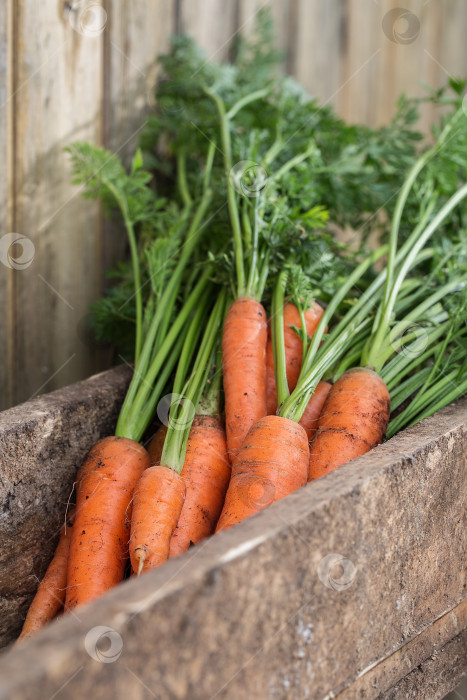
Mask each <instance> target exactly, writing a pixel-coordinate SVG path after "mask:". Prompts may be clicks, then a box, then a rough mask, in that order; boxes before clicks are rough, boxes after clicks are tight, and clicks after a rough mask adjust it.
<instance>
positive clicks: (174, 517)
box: [20, 47, 467, 639]
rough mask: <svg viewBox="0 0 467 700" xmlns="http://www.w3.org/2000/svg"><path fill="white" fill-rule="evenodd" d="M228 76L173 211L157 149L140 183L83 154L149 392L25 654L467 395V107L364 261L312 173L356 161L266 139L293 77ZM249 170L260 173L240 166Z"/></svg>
mask: <svg viewBox="0 0 467 700" xmlns="http://www.w3.org/2000/svg"><path fill="white" fill-rule="evenodd" d="M185 49H186V47H185ZM165 60H166V65H168V66H169V68H170V65H171V66H172V71H174V72H175V73H176V70H175V68H174V66H173V63H172V64H170V61H171V60H172V62H173V61H175V62H176V60H175V58H174V57H172V58H171V59H170V58H166V59H165ZM183 61H186V55H185V54H183V55H182V57H181V59H180V62H179V64H177V65H178V68H177V70H178V71H179V72H180V70H181V68H180V66H183V65H184V64H183ZM219 70H220V69H219ZM219 70H217V69H215V68H206V69H205V68H204V67H203V70H202V71H201V70H200V76H199V78H198V79H197V80H198V84H197V87H198V89H199V95H200V102H199V104H198V107H199V110H200V112H201V113H205V114H206V125H208V126H207V128H209V134H208V138H207V142H206V143H205V144H204V146H202V145H201V143H202V142H200V141H199V139H200V135H199V133H198V132H199V131H200V129H199V127H198V126H195V127H193V126H192V127H190V126H189V125H188V122H187V123H185V124H184V125H183V135H184V136H185V137H186V138H181V134H182V127H180V131H179V133H178V138H173V140H172V148H173V151H172V154H171V155H173V159H172V160H173V162H174V163H175V168H176V178H175V184H176V188H175V189H176V194H175V195H174V196H173V197H167V196H166V195H165V194H164V196H162V195H160V194H157V193H156V191H155V188H154V187H153V180H152V174H151V173H150V172H149V171H148V170H146V169H145V168H144V167H143V163H144V157H143V155H142V152H141V151H140V150H138V151H137V153H136V155H135V158H134V160H133V163H132V166H131V170H130V172H129V173H127V172H126V171H125V169H124V168H123V166H122V165H121V163H120V162H119V161H118V159H117V158H116V157H115V156H113V155H112V154H109V153H107V152H105V151H102V150H100V149H96V148H94V147H91V146H89V145H86V144H75V145H74V146H73V147H71V148H70V152H71V156H72V159H73V165H74V171H75V178H76V181H77V182H79V183H82V184H84V185H85V189H86V194H87V196H92V197H99V198H101V199H102V200H103V201H104V204H105V205H106V206H107V207H109V208H112V207H114V208H115V207H116V208H118V209H119V211H120V214H121V218H122V220H123V222H124V224H125V227H126V231H127V233H128V240H129V247H130V252H131V260H130V263H129V266H128V270H129V273H130V274H128V275H127V281H128V279H129V280H130V282H131V284H130V296H131V299H132V306H131V312H130V315H131V318H130V321H131V324H132V327H134V352H133V358H132V359H133V364H134V374H133V379H132V381H131V384H130V386H129V388H128V392H127V395H126V398H125V401H124V403H123V406H122V409H121V412H120V416H119V419H118V422H117V425H116V430H115V435H113V436H109V437H106V438H104V439H103V440H101V441H100V442H99V443H97V444H96V445H94V447H92V449H91V450H90V452H89V454H88V455H87V457H86V460H85V462H84V464H83V465H81V467H80V468H79V471H78V474H77V477H76V484H75V490H76V504H75V506H74V509H73V510H72V512H70V513H68V514H67V520H66V523H65V525H64V526H63V528H62V531H61V534H60V539H59V543H58V546H57V550H56V553H55V556H54V558H53V560H52V562H51V563H50V565H49V568H48V569H47V572H46V574H45V576H44V579H43V580H42V582H41V584H40V586H39V588H38V590H37V594H36V597H35V598H34V600H33V602H32V604H31V607H30V609H29V612H28V614H27V617H26V621H25V623H24V628H23V631H22V633H21V637H20V639H24V638H26V637H29V636H31V635H32V634H34V633H35V632H37V630H38V629H40V628H41V627H42V626H43V625H44V624H46V623H47V622H48V621H49V620H51V619H52V618H53V617H55V616H56V615H57V614H59V613H60V612H61V611H62V610H64V612H65V613H66V612H68V611H70V610H72V609H74V608H75V607H76V606H80V605H83V604H85V603H88V602H90V601H92V600H94V599H95V598H97V597H99V596H101V595H103V594H104V593H105V592H106V591H107V590H109V589H110V588H112V587H113V586H115V585H117V584H118V583H120V582H121V581H123V580H124V578H125V575H126V571H127V566H128V562H130V565H131V572H132V573H131V575H135V576H139V575H141V574H143V573H144V572H146V571H148V570H150V569H152V568H154V567H156V566H159V565H161V564H163V563H164V562H166V561H167V560H168V559H170V558H174V557H177V556H179V555H181V554H183V553H184V552H186V551H187V550H188V549H189V548H190V547H191V546H196V545H198V544H199V543H200V542H202V541H203V540H205V538H207V537H209V536H210V535H213V534H214V533H216V532H219V531H221V530H225V529H227V528H230V527H232V526H233V525H236V524H237V523H239V522H241V521H243V520H245V519H246V518H248V517H250V516H252V515H255V514H256V513H258V512H259V511H261V510H263V509H264V508H266V507H267V506H269V505H270V504H272V503H273V502H275V501H278V500H279V499H282V498H284V497H285V496H287V495H288V494H290V493H292V492H294V491H296V490H297V489H299V488H302V487H304V486H306V484H307V483H308V482H313V481H314V480H316V479H317V478H320V477H322V476H325V475H326V474H328V473H330V472H331V471H332V470H334V469H336V468H338V467H340V466H341V465H343V464H345V463H347V462H349V461H350V460H352V459H354V458H356V457H358V456H360V455H363V454H365V453H366V452H368V451H369V450H371V449H372V448H373V447H374V446H375V445H377V444H379V443H381V442H382V441H383V440H384V438H385V436H386V435H387V434H389V435H393V434H394V433H395V432H397V431H398V430H401V429H402V428H404V427H406V426H408V425H412V424H413V423H415V422H417V421H418V420H421V419H422V418H424V417H426V416H428V415H431V414H432V413H433V412H435V411H436V410H438V409H439V408H441V407H442V406H444V405H446V404H447V403H449V402H450V401H453V400H455V399H456V398H458V397H459V396H462V395H463V394H464V393H466V392H467V333H466V329H465V321H464V319H465V311H466V305H467V294H466V291H465V269H464V267H465V261H464V259H463V257H462V255H463V253H462V251H463V250H465V248H464V247H463V246H464V241H463V238H462V236H461V234H460V233H459V225H460V224H461V223H462V213H461V212H462V205H464V207H465V200H466V199H467V184H464V183H465V182H466V181H467V177H466V176H467V148H466V144H467V125H466V123H465V121H466V120H465V115H464V114H463V111H462V105H461V99H460V97H459V95H457V96H455V97H454V98H453V99H452V104H453V109H452V110H451V112H450V113H449V115H447V116H445V117H444V118H443V124H442V127H441V128H440V129H439V131H438V132H436V133H435V137H436V138H435V143H434V145H432V146H430V147H429V148H427V149H425V150H424V151H423V153H422V154H421V155H420V156H419V157H418V158H414V159H413V160H412V162H411V163H410V164H409V168H408V171H407V172H406V173H405V179H404V180H403V181H402V183H401V187H400V188H397V189H396V190H395V191H394V193H393V194H394V197H395V200H396V203H395V205H394V207H393V209H392V210H391V211H390V212H389V213H390V215H391V226H390V230H389V231H388V236H387V241H386V242H385V243H384V245H382V246H381V247H379V248H378V249H376V250H374V251H372V252H369V251H367V250H365V249H364V248H363V247H362V248H361V249H360V250H359V252H358V253H357V254H356V255H355V254H350V253H349V252H348V251H347V250H345V249H344V248H343V247H342V246H341V248H340V249H339V250H336V246H335V244H334V242H333V241H332V236H331V234H330V229H327V230H326V226H327V221H328V217H331V221H332V220H333V219H334V223H339V222H341V221H342V220H343V219H345V212H342V211H341V212H340V214H336V215H335V216H334V215H333V211H332V208H331V207H329V206H327V202H325V204H324V205H323V206H321V205H319V204H318V203H316V202H314V201H313V196H315V195H314V194H313V196H312V194H311V192H310V191H309V181H310V172H312V171H313V169H315V170H316V171H318V170H319V169H321V170H322V175H321V176H320V177H322V178H323V179H322V180H316V182H321V183H324V182H329V178H330V177H331V174H332V173H333V172H337V171H338V169H339V168H341V167H342V168H343V169H342V171H341V172H340V177H341V178H342V177H344V175H345V173H346V168H348V167H349V164H348V161H347V160H346V157H345V158H344V157H343V155H342V153H340V152H339V153H336V154H334V158H335V160H334V161H332V162H331V161H330V162H329V163H326V162H323V160H322V154H320V153H319V149H318V147H317V141H316V139H315V138H314V137H313V136H312V135H311V134H308V135H307V137H306V139H305V142H303V138H302V136H300V138H301V139H302V141H300V146H299V142H298V141H294V140H293V139H292V140H291V139H285V138H284V134H283V133H282V132H281V129H280V128H278V122H276V123H275V124H273V123H271V124H269V125H268V124H266V123H263V122H261V120H262V119H264V114H266V113H267V112H268V111H269V112H270V111H271V109H273V106H274V105H275V108H277V109H279V108H278V107H277V102H278V100H279V102H280V99H281V97H280V95H279V97H278V83H277V80H278V79H277V78H274V80H275V81H276V82H271V84H270V85H265V86H263V87H258V88H257V89H254V90H252V89H251V86H248V87H249V91H246V90H245V89H244V86H243V83H242V82H241V80H240V78H239V83H238V84H239V86H240V87H239V89H240V88H241V90H243V92H241V91H240V93H239V94H237V93H235V91H233V89H232V87H231V82H230V83H226V84H225V85H224V84H223V83H222V80H221V78H222V73H221V72H219ZM229 80H230V81H231V75H230V76H229ZM271 80H272V79H271ZM181 86H182V87H183V88H184V89H186V90H189V89H191V87H190V86H191V83H190V84H189V86H188V87H187V85H186V84H185V83H183V81H182V82H181V83H180V84H179V85H178V86H177V91H176V92H177V95H178V94H179V93H180V94H181V96H180V100H181V103H182V106H183V104H185V103H184V102H183V100H185V99H186V95H184V93H183V90H181ZM280 86H281V89H282V95H283V97H284V101H285V102H284V104H288V103H287V100H288V99H289V98H290V94H291V93H290V85H289V84H288V83H287V82H284V83H280ZM164 90H165V92H166V93H167V86H165V87H164V88H163V91H162V94H164ZM201 97H202V99H201ZM296 99H298V96H296ZM185 107H186V104H185ZM203 110H204V112H203ZM305 111H306V110H305ZM280 114H281V113H280V110H279V116H280ZM177 119H180V117H179V116H178V117H177ZM257 120H260V121H258V123H257ZM279 121H280V120H279ZM245 124H248V125H249V134H248V135H247V136H246V135H245ZM190 129H191V130H192V131H193V134H191V132H190ZM166 143H167V140H166ZM143 145H144V144H143ZM355 148H357V147H355ZM294 149H295V150H294ZM240 153H243V154H244V155H245V156H246V159H247V162H248V163H250V164H251V163H256V167H255V168H251V167H250V166H248V167H247V168H245V167H243V168H240V169H238V168H236V162H238V161H236V158H237V157H238V156H239V154H240ZM453 153H454V154H456V158H455V160H454V161H453V160H452V154H453ZM354 156H355V149H354ZM153 157H155V156H154V154H153ZM344 160H345V165H344V166H343V165H342V162H343V161H344ZM146 162H149V164H150V160H149V161H148V158H146ZM352 167H355V163H354V165H353V166H352ZM368 167H369V166H368V163H365V165H364V170H365V172H367V173H368ZM448 167H449V168H450V169H451V170H452V169H454V170H455V172H456V175H455V177H451V178H447V177H443V173H444V172H445V171H446V170H447V168H448ZM264 173H266V176H264ZM349 177H352V175H351V174H349ZM386 184H387V183H386ZM300 192H302V197H303V200H304V202H305V203H304V205H303V206H301V205H300ZM307 197H309V199H307ZM336 210H337V205H336ZM373 213H375V212H373ZM456 236H458V238H456ZM323 245H324V246H325V252H326V256H327V258H328V260H331V266H333V265H334V266H335V270H336V271H339V273H338V274H337V272H336V274H335V275H334V278H333V280H332V284H328V283H329V280H328V279H327V278H326V275H325V274H324V272H323V275H322V280H321V284H322V289H321V291H322V297H321V298H320V296H321V295H320V294H319V292H320V276H319V274H318V275H317V274H316V265H314V262H313V261H314V260H315V257H316V253H317V251H320V255H322V251H323ZM318 272H319V271H318ZM325 278H326V279H325ZM127 291H128V289H127ZM127 321H128V317H127V318H126V322H127ZM167 396H168V397H169V400H168V402H167V411H166V415H165V416H164V417H163V418H164V419H163V421H162V425H161V427H159V428H158V429H157V431H156V432H155V434H154V431H152V432H151V433H150V436H149V440H147V441H145V444H146V447H144V446H143V445H142V444H141V441H142V440H143V439H144V436H146V437H147V436H148V431H149V430H150V426H151V425H152V421H153V417H154V414H155V412H156V411H157V412H158V415H159V416H161V413H162V412H163V411H161V406H163V403H161V399H162V397H167ZM308 488H310V489H312V488H313V486H312V485H311V486H309V487H308Z"/></svg>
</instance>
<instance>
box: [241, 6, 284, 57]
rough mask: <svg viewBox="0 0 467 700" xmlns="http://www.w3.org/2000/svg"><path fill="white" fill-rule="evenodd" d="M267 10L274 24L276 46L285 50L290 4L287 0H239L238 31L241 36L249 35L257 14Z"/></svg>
mask: <svg viewBox="0 0 467 700" xmlns="http://www.w3.org/2000/svg"><path fill="white" fill-rule="evenodd" d="M263 8H268V9H269V10H270V11H271V15H272V18H273V22H274V28H275V33H276V40H277V46H278V47H279V48H280V49H281V50H283V51H286V50H287V42H288V36H289V22H290V11H291V3H290V1H289V0H253V1H252V0H240V1H239V10H238V30H239V32H241V33H242V34H245V35H248V34H250V33H251V32H252V31H253V29H254V26H255V20H256V16H257V14H258V12H259V11H260V10H261V9H263Z"/></svg>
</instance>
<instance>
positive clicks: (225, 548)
mask: <svg viewBox="0 0 467 700" xmlns="http://www.w3.org/2000/svg"><path fill="white" fill-rule="evenodd" d="M127 381H128V372H127V371H126V370H121V369H117V370H113V371H111V372H110V373H104V374H102V375H98V376H96V377H92V378H91V379H89V380H87V381H85V382H81V383H79V384H75V385H72V386H70V387H68V388H67V389H63V390H59V391H57V392H54V393H52V394H49V395H46V396H43V397H40V398H37V399H34V400H33V401H31V402H29V403H27V404H24V405H22V406H19V407H17V408H15V409H11V410H10V411H6V412H4V413H3V414H0V444H1V446H2V464H1V468H2V473H3V480H2V482H1V485H0V514H1V515H0V540H1V542H2V553H1V558H0V594H1V596H2V601H3V602H2V606H3V607H2V608H1V615H0V624H1V626H2V634H3V639H4V642H7V641H9V640H10V639H12V638H13V637H14V636H15V635H16V634H17V632H18V629H19V626H20V624H21V620H22V618H23V616H24V613H25V610H26V607H27V604H28V602H29V600H30V598H31V595H32V593H33V591H34V589H35V588H36V585H37V581H38V579H39V578H40V576H41V575H42V572H43V571H44V567H45V566H46V565H47V562H48V560H49V558H50V555H51V552H52V550H53V546H54V538H53V536H52V535H53V533H56V532H57V528H58V527H59V524H60V519H61V517H62V515H63V507H64V503H65V502H66V500H67V497H68V494H69V491H70V488H71V485H72V483H73V479H74V475H75V472H76V469H77V467H78V466H79V464H80V462H81V460H82V458H83V456H84V454H85V453H86V451H87V449H88V448H89V447H90V445H91V444H92V443H93V442H94V441H95V440H96V439H98V438H99V437H100V436H101V435H104V434H105V433H107V432H109V431H111V429H112V425H113V423H114V420H115V416H116V413H117V411H118V406H119V403H120V401H121V398H122V396H123V394H124V391H125V387H126V384H127ZM466 450H467V401H466V400H463V401H460V402H458V403H457V404H454V405H452V406H449V407H447V408H446V409H444V410H443V411H441V412H439V413H438V414H436V415H435V416H433V417H431V418H429V419H427V420H425V421H424V422H423V423H421V424H420V425H418V426H415V427H414V428H411V429H409V430H407V431H405V432H403V433H401V434H400V435H398V436H396V437H395V438H393V439H391V440H389V441H388V442H387V443H385V444H384V445H381V446H379V447H377V448H376V449H375V450H373V451H372V452H370V453H369V454H367V455H365V456H364V457H361V458H359V459H357V460H354V461H353V462H352V463H350V464H348V465H346V466H344V467H341V468H340V469H339V470H337V471H335V472H333V473H331V474H329V475H328V476H326V477H324V478H322V479H320V480H319V481H317V482H315V483H313V484H309V485H308V486H306V487H305V488H304V489H301V490H300V491H298V492H296V493H295V494H293V495H291V496H289V497H287V498H286V499H284V500H282V501H280V502H278V503H276V504H274V505H273V506H271V507H270V508H268V509H267V510H265V511H263V512H262V513H260V514H258V515H257V516H255V517H253V518H250V519H249V520H247V521H245V522H244V523H242V524H240V525H239V526H237V527H235V528H233V529H231V530H229V531H227V532H224V533H221V534H219V535H217V536H215V537H213V538H210V539H209V540H207V541H206V542H205V543H203V544H202V545H200V546H198V547H196V548H194V549H192V550H190V551H189V552H188V553H187V554H185V555H184V556H183V557H181V558H180V559H177V560H172V561H170V562H169V563H167V564H166V565H164V566H163V567H161V568H160V569H158V570H155V571H152V572H150V573H148V574H146V575H144V576H142V577H141V578H139V579H132V580H130V581H127V582H126V583H124V584H122V585H121V586H118V587H117V588H115V589H114V590H113V591H111V592H110V593H109V594H108V595H106V596H105V597H103V598H102V599H100V600H98V601H96V602H94V603H93V604H91V605H89V606H86V607H84V608H83V609H82V610H79V611H78V612H77V613H76V614H75V613H73V614H70V615H68V616H67V617H65V618H62V619H60V620H57V621H55V622H54V623H52V624H51V625H50V626H49V627H47V628H46V629H45V630H44V631H43V632H41V633H40V634H39V635H38V636H37V637H36V638H35V639H32V640H31V641H29V642H26V643H25V644H24V645H23V646H21V647H19V648H14V649H12V650H10V651H7V652H6V653H5V655H4V656H3V657H2V658H1V659H0V698H8V699H9V700H16V699H18V700H19V699H20V698H21V700H23V699H24V698H45V697H50V698H52V697H53V698H83V697H86V696H89V697H92V698H109V697H112V698H127V697H131V698H133V697H134V698H146V697H148V698H149V697H156V698H160V699H161V700H166V699H167V700H168V699H170V700H172V699H178V698H180V699H181V698H190V700H198V699H199V700H201V699H202V700H206V698H208V699H209V698H212V699H213V698H226V699H232V700H238V699H239V698H248V700H256V699H258V700H260V699H261V700H263V699H265V698H267V699H269V698H271V699H275V698H287V699H288V698H309V699H311V700H314V699H315V698H316V699H317V700H318V699H319V700H323V699H324V698H326V699H330V698H339V700H354V699H355V700H357V698H365V700H369V699H372V698H390V699H391V700H402V699H403V698H404V699H405V698H416V699H420V700H437V699H438V698H442V697H443V696H444V695H445V694H446V693H447V692H448V691H449V690H451V689H452V688H454V687H455V686H456V684H457V683H458V682H459V679H460V677H461V676H462V675H463V674H464V673H466V672H467V601H466V599H465V566H464V563H465V562H464V558H465V531H466V530H465V493H466V456H465V455H466ZM48 538H49V539H48ZM101 628H102V629H101ZM99 639H100V641H99Z"/></svg>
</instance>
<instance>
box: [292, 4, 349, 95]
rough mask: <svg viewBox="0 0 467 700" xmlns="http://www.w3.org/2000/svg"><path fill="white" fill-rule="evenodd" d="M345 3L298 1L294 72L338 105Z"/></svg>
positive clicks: (308, 86)
mask: <svg viewBox="0 0 467 700" xmlns="http://www.w3.org/2000/svg"><path fill="white" fill-rule="evenodd" d="M344 12H345V3H343V2H341V0H338V1H337V2H334V3H330V2H327V0H314V2H308V0H298V4H297V20H296V32H297V34H296V40H295V41H296V49H295V65H294V66H293V73H294V75H295V77H296V78H297V79H298V80H299V82H301V83H302V84H303V85H304V86H305V87H306V88H307V89H308V90H309V92H310V93H311V94H312V95H313V96H314V97H317V98H318V99H319V100H320V102H322V103H324V104H332V105H335V104H336V99H337V95H338V93H339V90H340V89H341V87H342V52H341V46H342V21H343V18H344Z"/></svg>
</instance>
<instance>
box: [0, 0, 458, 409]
mask: <svg viewBox="0 0 467 700" xmlns="http://www.w3.org/2000/svg"><path fill="white" fill-rule="evenodd" d="M264 6H270V7H271V8H272V12H273V15H274V18H275V20H276V26H277V40H278V44H279V45H280V47H281V48H282V49H283V50H284V52H285V69H286V70H287V71H288V72H289V73H292V74H294V75H295V76H297V77H298V79H299V80H300V81H301V82H302V83H303V84H304V85H305V86H306V87H307V88H308V89H309V90H310V91H311V92H312V93H313V94H315V95H316V96H317V97H319V99H320V100H321V101H322V102H323V103H326V104H328V103H330V104H333V105H334V106H335V107H336V109H337V110H338V112H339V113H340V114H341V115H342V116H343V117H345V118H347V119H350V120H352V121H361V122H366V123H368V124H381V123H384V122H386V121H387V120H388V119H389V118H390V117H391V115H392V113H393V109H394V103H395V100H396V97H397V96H398V95H399V93H400V92H401V91H406V92H407V93H409V94H411V95H419V94H422V92H423V89H422V87H421V83H422V82H426V83H429V84H430V85H432V86H439V85H441V84H443V83H444V82H445V81H446V79H447V77H448V76H449V75H455V76H466V75H467V59H466V55H465V54H466V50H465V37H466V36H467V3H466V0H394V1H393V0H266V1H265V0H105V1H104V2H92V1H90V0H89V1H88V0H44V2H41V3H37V2H36V1H35V0H4V2H3V3H1V4H0V105H1V114H0V160H1V162H2V163H3V173H2V177H0V209H1V211H2V214H3V215H2V222H1V231H0V300H1V306H0V309H1V324H0V354H1V358H2V362H1V364H0V408H5V407H7V406H10V405H13V404H16V403H18V402H21V401H24V400H27V399H28V398H30V397H31V396H35V395H37V394H39V393H42V392H45V391H51V390H52V389H55V388H58V387H60V386H63V385H65V384H68V383H70V382H72V381H75V380H77V379H80V378H83V377H85V376H87V375H89V374H91V373H92V372H95V371H96V370H97V369H99V368H101V367H103V366H104V365H105V364H106V362H107V358H106V357H105V356H103V354H102V351H99V350H98V349H96V348H95V347H94V346H93V343H92V341H90V339H89V338H88V337H87V334H86V331H85V316H86V313H87V308H88V304H89V303H90V302H91V301H92V300H94V299H96V298H97V297H98V296H99V295H100V293H101V291H102V288H103V282H104V271H105V270H106V269H107V268H108V267H109V266H110V265H111V264H112V263H113V262H114V261H115V259H116V258H117V257H118V256H119V255H121V254H122V253H123V251H124V248H125V239H124V236H123V235H122V232H121V231H118V230H117V231H116V230H115V228H113V227H111V226H109V224H108V223H107V222H105V221H104V220H103V217H102V215H101V212H100V209H99V207H98V206H97V205H96V204H94V203H90V202H86V201H83V200H82V199H81V197H80V194H79V191H78V189H77V188H74V187H72V186H71V185H70V172H69V163H68V159H67V157H66V155H65V154H64V153H63V147H64V146H65V145H66V144H68V143H70V142H72V141H74V140H76V139H86V140H90V141H92V142H94V143H97V144H102V145H105V146H106V147H107V148H111V149H113V150H115V151H118V152H119V153H120V154H122V155H123V156H124V157H127V156H128V154H129V153H131V151H132V149H133V148H134V145H135V143H136V141H137V138H138V133H139V131H140V130H141V127H142V125H143V123H144V115H145V114H147V113H148V111H150V110H151V108H152V106H153V97H152V95H153V87H154V84H155V82H156V80H157V64H156V56H157V55H158V54H159V53H160V52H161V51H163V50H165V49H166V48H167V46H168V43H169V37H170V35H171V34H172V33H174V32H189V33H191V34H192V35H194V36H195V37H196V38H197V39H198V40H199V41H200V43H201V44H202V45H203V46H204V47H205V49H206V51H207V54H208V56H209V57H213V58H215V59H219V58H222V57H224V56H225V55H226V54H227V50H228V46H229V42H230V40H231V39H232V37H234V36H235V34H236V33H237V32H239V31H250V30H251V28H252V26H253V23H254V16H255V13H256V12H257V11H258V9H260V8H261V7H264ZM400 6H403V9H404V11H403V12H401V11H399V12H396V13H395V14H394V13H393V14H388V13H389V12H391V11H393V10H394V9H395V8H398V7H400ZM429 119H430V114H429V112H425V113H424V115H423V126H424V127H426V126H427V124H428V123H429ZM12 234H16V236H13V235H12ZM15 241H16V242H15Z"/></svg>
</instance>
